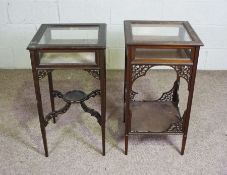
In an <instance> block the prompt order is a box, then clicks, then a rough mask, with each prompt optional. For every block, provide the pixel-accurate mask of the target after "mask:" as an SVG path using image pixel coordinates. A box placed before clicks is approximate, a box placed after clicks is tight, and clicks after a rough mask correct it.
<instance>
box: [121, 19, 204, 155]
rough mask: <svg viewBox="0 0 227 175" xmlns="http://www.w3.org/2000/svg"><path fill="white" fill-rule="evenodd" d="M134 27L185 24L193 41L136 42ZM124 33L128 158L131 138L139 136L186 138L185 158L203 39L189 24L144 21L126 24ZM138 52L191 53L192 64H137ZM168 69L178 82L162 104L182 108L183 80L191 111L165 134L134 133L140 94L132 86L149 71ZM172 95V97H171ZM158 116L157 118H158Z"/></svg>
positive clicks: (127, 21) (154, 61)
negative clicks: (134, 111) (134, 110)
mask: <svg viewBox="0 0 227 175" xmlns="http://www.w3.org/2000/svg"><path fill="white" fill-rule="evenodd" d="M131 24H158V25H168V24H170V25H171V24H174V25H177V24H181V25H183V26H184V27H185V29H186V30H187V32H188V34H189V36H190V38H191V41H134V40H133V37H132V28H131ZM124 32H125V78H124V122H125V154H126V155H127V154H128V138H129V136H131V135H135V134H182V135H183V139H182V147H181V155H183V154H184V150H185V145H186V140H187V133H188V126H189V119H190V113H191V105H192V99H193V92H194V84H195V78H196V71H197V63H198V57H199V50H200V46H203V43H202V41H201V40H200V39H199V37H198V36H197V34H196V33H195V31H194V30H193V29H192V27H191V25H190V24H189V22H187V21H140V20H126V21H124ZM136 48H149V49H191V60H190V61H187V60H186V61H185V60H180V59H178V60H177V59H176V60H174V61H171V60H162V59H158V58H157V59H155V60H153V61H152V60H151V59H144V60H142V61H139V62H137V60H135V52H136ZM157 65H165V66H171V67H172V68H173V69H174V70H175V71H176V73H177V80H176V81H175V83H174V86H173V88H172V89H171V90H170V91H168V92H166V93H163V95H162V96H161V97H160V99H159V100H158V101H169V98H170V99H171V101H172V102H174V103H175V104H176V106H178V102H179V99H178V93H177V91H178V88H179V79H180V78H183V79H185V80H186V81H187V83H188V92H189V93H188V101H187V108H186V110H185V112H184V114H183V117H182V118H181V120H179V122H178V123H173V124H172V126H170V128H169V129H168V130H166V131H163V132H150V131H146V132H133V131H131V118H132V111H131V108H130V104H131V103H132V102H133V99H134V96H135V95H136V92H134V91H133V90H132V85H133V83H134V81H135V80H136V79H138V78H139V77H141V76H145V75H146V73H147V71H148V70H149V69H150V68H152V67H153V66H157ZM170 95H171V97H170ZM154 115H155V114H154Z"/></svg>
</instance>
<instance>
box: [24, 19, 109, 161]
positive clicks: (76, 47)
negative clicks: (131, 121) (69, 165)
mask: <svg viewBox="0 0 227 175" xmlns="http://www.w3.org/2000/svg"><path fill="white" fill-rule="evenodd" d="M48 27H56V28H57V27H66V28H67V27H98V28H99V32H98V42H97V43H96V44H70V43H69V44H39V41H40V39H41V37H42V36H43V34H44V32H45V30H46V29H47V28H48ZM27 49H28V50H29V51H30V58H31V65H32V73H33V80H34V87H35V94H36V100H37V108H38V115H39V121H40V128H41V133H42V138H43V145H44V150H45V156H46V157H48V147H47V139H46V130H45V127H46V126H47V124H48V121H46V120H47V119H46V118H45V116H44V114H43V107H42V97H41V92H40V84H39V81H40V80H41V79H42V78H43V77H45V76H46V75H48V83H49V92H50V102H51V108H52V112H53V111H55V105H54V94H53V93H54V90H53V82H52V71H53V70H55V69H84V70H85V71H87V72H88V73H89V74H90V75H92V76H93V77H94V78H96V79H98V80H100V95H101V120H100V121H101V122H100V125H101V130H102V155H105V121H106V66H105V59H106V55H105V49H106V24H104V23H81V24H79V23H77V24H42V25H41V26H40V28H39V30H38V31H37V33H36V34H35V36H34V37H33V39H32V41H31V42H30V44H29V45H28V47H27ZM40 52H48V53H49V52H95V61H96V64H87V63H86V64H71V63H70V64H67V63H64V64H63V63H60V64H59V63H58V64H40V59H39V53H40ZM64 112H65V111H63V113H64ZM53 122H54V123H55V122H56V121H55V117H53Z"/></svg>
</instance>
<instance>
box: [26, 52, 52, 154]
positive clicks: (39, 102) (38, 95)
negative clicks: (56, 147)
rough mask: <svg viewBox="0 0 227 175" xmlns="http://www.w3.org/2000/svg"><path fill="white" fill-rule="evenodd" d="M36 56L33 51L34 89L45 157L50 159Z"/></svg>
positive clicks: (31, 55)
mask: <svg viewBox="0 0 227 175" xmlns="http://www.w3.org/2000/svg"><path fill="white" fill-rule="evenodd" d="M36 55H37V53H36V52H33V51H31V52H30V57H31V63H32V73H33V81H34V87H35V95H36V101H37V108H38V114H39V123H40V129H41V133H42V138H43V146H44V150H45V156H46V157H48V147H47V139H46V129H45V120H44V115H43V107H42V98H41V93H40V85H39V77H38V70H36V62H35V61H36V60H37V59H36V58H35V57H36Z"/></svg>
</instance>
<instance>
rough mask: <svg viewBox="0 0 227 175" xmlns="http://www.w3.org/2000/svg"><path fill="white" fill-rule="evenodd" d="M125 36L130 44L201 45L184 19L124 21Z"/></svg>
mask: <svg viewBox="0 0 227 175" xmlns="http://www.w3.org/2000/svg"><path fill="white" fill-rule="evenodd" d="M125 37H126V38H125V39H126V43H127V44H132V45H137V44H138V45H203V44H202V42H201V41H200V39H199V37H198V36H197V34H196V33H195V32H194V30H193V29H192V27H191V26H190V24H189V23H188V22H186V21H125Z"/></svg>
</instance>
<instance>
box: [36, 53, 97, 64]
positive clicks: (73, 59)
mask: <svg viewBox="0 0 227 175" xmlns="http://www.w3.org/2000/svg"><path fill="white" fill-rule="evenodd" d="M40 63H41V64H58V63H63V64H64V63H66V64H68V63H76V64H88V63H89V64H95V52H65V53H60V52H59V53H54V52H53V53H51V52H49V53H40Z"/></svg>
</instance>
